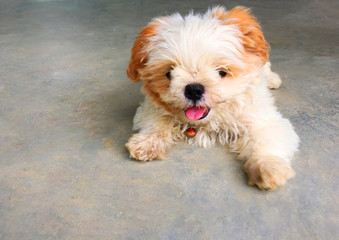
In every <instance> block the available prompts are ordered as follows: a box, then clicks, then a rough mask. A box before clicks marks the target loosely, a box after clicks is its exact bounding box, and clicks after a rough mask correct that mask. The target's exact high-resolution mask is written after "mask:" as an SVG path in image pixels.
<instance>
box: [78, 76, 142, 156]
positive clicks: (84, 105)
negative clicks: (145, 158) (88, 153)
mask: <svg viewBox="0 0 339 240" xmlns="http://www.w3.org/2000/svg"><path fill="white" fill-rule="evenodd" d="M92 81H93V80H92ZM97 82H99V83H97V84H95V86H96V89H93V88H92V89H91V91H90V93H87V94H84V96H82V98H81V101H79V103H77V104H75V106H74V107H75V109H76V111H77V112H78V114H79V116H80V117H81V122H82V127H83V128H84V129H85V131H86V135H87V139H88V140H89V141H93V140H100V141H101V142H102V145H103V147H104V148H105V149H110V150H112V151H119V152H122V153H123V154H124V155H125V157H126V158H128V152H127V150H126V149H125V146H124V144H125V143H126V142H127V139H128V138H129V137H130V135H131V134H132V127H133V126H132V125H133V117H134V115H135V112H136V109H137V107H138V106H139V104H140V102H141V101H142V99H143V96H142V94H141V92H140V86H138V84H135V83H132V82H129V81H128V80H127V79H126V82H124V81H116V83H110V84H107V83H106V84H105V81H97ZM100 82H101V84H100ZM90 87H91V83H89V87H86V88H90Z"/></svg>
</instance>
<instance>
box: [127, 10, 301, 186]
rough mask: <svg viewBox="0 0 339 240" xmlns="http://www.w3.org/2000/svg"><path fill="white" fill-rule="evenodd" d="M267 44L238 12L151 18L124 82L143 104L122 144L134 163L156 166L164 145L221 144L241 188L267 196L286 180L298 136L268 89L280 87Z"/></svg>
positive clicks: (290, 174) (247, 17)
mask: <svg viewBox="0 0 339 240" xmlns="http://www.w3.org/2000/svg"><path fill="white" fill-rule="evenodd" d="M268 48H269V45H268V43H267V42H266V41H265V38H264V36H263V33H262V31H261V27H260V25H259V24H258V22H257V21H256V19H255V18H254V17H253V16H252V15H251V13H250V10H249V9H247V8H244V7H235V8H233V9H232V10H230V11H226V10H225V9H224V8H223V7H215V8H213V9H210V10H208V11H207V12H206V13H205V14H193V13H190V14H188V15H187V16H181V15H179V14H173V15H170V16H166V17H159V18H156V19H153V21H152V22H150V23H149V24H148V26H146V27H145V28H143V29H142V31H141V32H140V33H139V36H138V37H137V39H136V41H135V43H134V46H133V48H132V50H131V59H130V62H129V65H128V68H127V75H128V77H129V78H130V79H131V80H132V81H135V82H136V81H139V80H142V81H143V92H144V93H145V95H146V96H145V100H144V102H143V103H142V104H141V105H140V107H139V108H138V110H137V113H136V115H135V117H134V130H137V131H138V133H137V134H134V135H133V136H132V137H131V138H130V139H129V140H128V143H127V144H126V147H127V148H128V150H129V152H130V155H131V157H133V158H135V159H137V160H140V161H151V160H153V159H164V158H165V155H166V152H167V150H168V148H169V147H170V146H172V145H173V144H175V143H178V142H182V141H183V142H187V143H189V144H193V145H197V146H200V147H209V146H211V145H214V144H216V143H218V144H221V145H222V146H225V147H227V148H228V149H229V151H230V152H232V153H235V154H236V155H237V157H238V158H239V159H240V160H243V161H244V162H245V164H244V166H243V167H244V171H245V172H246V173H247V174H248V184H250V185H257V186H258V187H259V188H261V189H265V190H270V189H275V188H276V187H277V186H280V185H284V184H285V183H286V181H287V180H288V179H289V178H292V177H293V176H294V171H293V170H292V168H291V165H290V160H291V158H292V155H293V153H294V152H295V151H296V150H297V148H298V142H299V139H298V136H297V135H296V133H295V132H294V130H293V127H292V125H291V123H290V122H289V120H287V119H285V118H283V117H282V116H281V114H280V113H279V112H278V111H277V109H276V107H275V106H274V99H273V97H272V95H271V93H270V92H269V90H268V88H271V89H276V88H278V87H279V86H280V84H281V80H280V77H279V75H278V74H276V73H273V72H272V71H271V69H270V63H269V62H268Z"/></svg>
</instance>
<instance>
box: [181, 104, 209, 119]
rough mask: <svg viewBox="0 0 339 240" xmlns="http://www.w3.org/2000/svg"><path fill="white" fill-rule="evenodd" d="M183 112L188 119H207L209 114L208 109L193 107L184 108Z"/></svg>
mask: <svg viewBox="0 0 339 240" xmlns="http://www.w3.org/2000/svg"><path fill="white" fill-rule="evenodd" d="M184 111H185V115H186V117H187V118H188V119H190V120H201V119H204V118H205V117H207V115H208V114H209V112H210V109H209V108H206V107H197V106H193V107H189V108H186V109H185V110H184Z"/></svg>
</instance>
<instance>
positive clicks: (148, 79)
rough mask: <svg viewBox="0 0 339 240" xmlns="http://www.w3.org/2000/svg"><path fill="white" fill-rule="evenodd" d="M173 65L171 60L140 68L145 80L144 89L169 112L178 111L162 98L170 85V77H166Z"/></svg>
mask: <svg viewBox="0 0 339 240" xmlns="http://www.w3.org/2000/svg"><path fill="white" fill-rule="evenodd" d="M172 65H173V63H172V62H169V61H162V62H157V63H152V65H148V66H146V67H144V68H143V69H142V70H140V74H141V76H142V79H143V80H144V86H143V90H144V91H145V92H146V93H147V94H148V96H150V97H151V98H152V99H153V100H154V101H155V102H156V103H157V104H158V105H159V106H161V107H163V108H164V109H165V110H167V111H168V112H171V113H176V111H177V110H176V109H174V108H171V107H170V106H169V105H167V104H166V103H164V102H163V101H162V100H161V98H160V94H161V93H165V92H166V91H168V89H169V87H170V79H168V78H167V77H166V73H167V72H168V71H170V70H171V68H172Z"/></svg>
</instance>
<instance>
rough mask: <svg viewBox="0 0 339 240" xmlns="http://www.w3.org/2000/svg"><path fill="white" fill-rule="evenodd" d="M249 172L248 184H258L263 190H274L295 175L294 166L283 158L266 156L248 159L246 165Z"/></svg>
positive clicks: (246, 170)
mask: <svg viewBox="0 0 339 240" xmlns="http://www.w3.org/2000/svg"><path fill="white" fill-rule="evenodd" d="M244 171H245V172H246V173H247V174H248V184H249V185H257V186H258V187H259V188H260V189H262V190H273V189H275V188H277V187H278V186H282V185H284V184H285V183H286V181H287V180H288V179H290V178H292V177H294V175H295V173H294V171H293V170H292V168H291V167H290V166H289V165H288V164H287V163H286V162H285V161H284V160H283V159H281V158H279V157H275V156H266V157H262V158H260V159H256V160H252V159H250V160H248V161H247V162H246V163H245V165H244Z"/></svg>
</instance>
